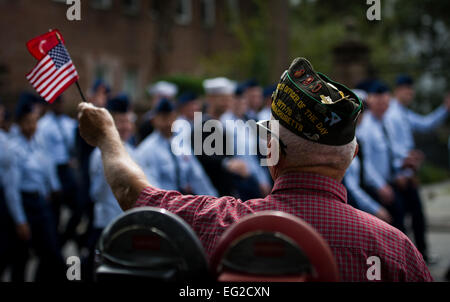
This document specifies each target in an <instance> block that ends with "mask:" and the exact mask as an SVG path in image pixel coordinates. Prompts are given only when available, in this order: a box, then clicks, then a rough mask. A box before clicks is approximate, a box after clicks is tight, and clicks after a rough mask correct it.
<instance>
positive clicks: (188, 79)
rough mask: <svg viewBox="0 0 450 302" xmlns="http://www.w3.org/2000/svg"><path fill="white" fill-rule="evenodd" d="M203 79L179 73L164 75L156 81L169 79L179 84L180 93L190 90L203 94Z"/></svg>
mask: <svg viewBox="0 0 450 302" xmlns="http://www.w3.org/2000/svg"><path fill="white" fill-rule="evenodd" d="M203 80H204V79H203V78H199V77H195V76H191V75H184V74H178V75H171V76H163V77H160V78H158V79H157V80H156V81H167V82H171V83H174V84H176V85H177V86H178V95H180V94H182V93H184V92H188V91H190V92H194V93H196V94H198V95H201V94H203V93H204V90H203Z"/></svg>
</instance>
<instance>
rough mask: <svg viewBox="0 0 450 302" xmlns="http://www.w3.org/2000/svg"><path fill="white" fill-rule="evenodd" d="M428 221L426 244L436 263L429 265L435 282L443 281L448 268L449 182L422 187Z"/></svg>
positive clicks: (449, 256) (449, 257)
mask: <svg viewBox="0 0 450 302" xmlns="http://www.w3.org/2000/svg"><path fill="white" fill-rule="evenodd" d="M421 195H422V198H423V201H424V210H425V213H426V215H427V219H428V231H429V232H428V243H429V246H430V250H431V255H436V256H438V260H439V261H438V262H437V263H436V264H434V265H430V266H429V268H430V271H431V274H432V275H433V278H434V279H435V280H436V281H446V280H444V275H445V273H446V271H447V269H449V268H450V181H446V182H443V183H439V184H434V185H428V186H424V187H423V188H422V190H421Z"/></svg>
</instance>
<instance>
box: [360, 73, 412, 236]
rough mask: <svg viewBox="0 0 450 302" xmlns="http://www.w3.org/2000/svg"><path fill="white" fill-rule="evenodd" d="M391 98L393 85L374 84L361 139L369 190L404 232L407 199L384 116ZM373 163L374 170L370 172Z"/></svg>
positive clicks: (362, 124) (364, 175) (367, 189)
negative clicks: (399, 185)
mask: <svg viewBox="0 0 450 302" xmlns="http://www.w3.org/2000/svg"><path fill="white" fill-rule="evenodd" d="M390 97H391V94H390V90H389V87H388V86H387V85H386V84H385V83H383V82H380V81H374V82H373V83H372V85H371V87H370V88H369V96H368V98H367V104H368V106H369V111H368V112H367V113H366V114H365V115H364V119H363V120H362V122H361V124H360V126H359V133H358V134H359V135H358V141H359V144H360V145H361V149H362V153H361V156H362V157H363V161H364V162H363V166H364V168H365V173H364V174H363V177H364V184H365V185H366V191H367V192H368V193H370V194H371V195H372V197H374V198H375V199H376V200H377V201H378V202H379V203H380V204H381V205H383V207H384V208H386V209H387V210H388V212H389V214H390V216H392V225H393V226H395V227H396V228H398V229H399V230H400V231H402V232H404V231H405V228H404V224H403V219H404V209H403V201H402V198H401V196H400V194H399V193H398V191H397V190H396V188H395V186H394V183H393V180H394V179H393V177H394V175H395V174H394V173H395V168H394V165H393V159H394V158H393V151H392V146H391V145H390V143H389V137H388V133H387V131H386V126H385V123H384V119H383V118H384V116H385V113H386V111H387V109H388V108H389V102H390ZM371 165H372V167H373V168H374V169H370V170H369V171H367V169H368V168H369V167H371ZM384 216H385V217H386V218H387V216H386V215H384Z"/></svg>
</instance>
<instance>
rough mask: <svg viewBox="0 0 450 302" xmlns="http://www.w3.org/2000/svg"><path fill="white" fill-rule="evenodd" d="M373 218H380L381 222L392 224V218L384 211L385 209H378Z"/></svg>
mask: <svg viewBox="0 0 450 302" xmlns="http://www.w3.org/2000/svg"><path fill="white" fill-rule="evenodd" d="M375 216H376V217H378V218H380V219H381V220H383V221H385V222H387V223H391V222H392V216H391V215H390V214H389V212H388V211H386V209H385V208H380V209H379V210H378V212H377V213H375Z"/></svg>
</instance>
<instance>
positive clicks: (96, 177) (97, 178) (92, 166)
mask: <svg viewBox="0 0 450 302" xmlns="http://www.w3.org/2000/svg"><path fill="white" fill-rule="evenodd" d="M89 177H90V180H91V185H90V188H89V195H90V196H91V198H92V200H93V201H94V202H99V200H101V195H102V193H103V192H104V189H105V184H106V182H105V176H104V173H103V164H102V160H101V154H100V150H99V149H95V150H94V151H93V152H92V155H91V158H90V159H89Z"/></svg>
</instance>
